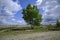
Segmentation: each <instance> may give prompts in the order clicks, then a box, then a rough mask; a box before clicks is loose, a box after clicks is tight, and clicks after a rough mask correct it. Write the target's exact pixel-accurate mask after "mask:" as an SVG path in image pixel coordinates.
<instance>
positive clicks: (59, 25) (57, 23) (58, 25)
mask: <svg viewBox="0 0 60 40" xmlns="http://www.w3.org/2000/svg"><path fill="white" fill-rule="evenodd" d="M56 28H60V22H59V20H57V21H56Z"/></svg>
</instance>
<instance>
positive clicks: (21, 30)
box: [0, 27, 49, 36]
mask: <svg viewBox="0 0 60 40" xmlns="http://www.w3.org/2000/svg"><path fill="white" fill-rule="evenodd" d="M28 28H29V29H28ZM5 29H6V28H5ZM8 29H9V30H6V31H3V32H0V36H1V35H18V34H27V33H34V32H47V31H49V30H48V29H47V28H42V27H34V29H31V27H20V28H16V29H14V28H13V27H11V29H10V28H8Z"/></svg>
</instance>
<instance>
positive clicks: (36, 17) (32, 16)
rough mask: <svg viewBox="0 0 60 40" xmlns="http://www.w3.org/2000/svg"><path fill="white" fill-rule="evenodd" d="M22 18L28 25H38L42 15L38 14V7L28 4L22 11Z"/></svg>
mask: <svg viewBox="0 0 60 40" xmlns="http://www.w3.org/2000/svg"><path fill="white" fill-rule="evenodd" d="M22 14H23V19H24V20H25V21H26V22H27V23H28V24H30V25H33V26H38V25H40V22H41V21H42V15H41V14H39V9H38V8H37V6H35V5H31V4H28V6H27V7H26V9H23V11H22Z"/></svg>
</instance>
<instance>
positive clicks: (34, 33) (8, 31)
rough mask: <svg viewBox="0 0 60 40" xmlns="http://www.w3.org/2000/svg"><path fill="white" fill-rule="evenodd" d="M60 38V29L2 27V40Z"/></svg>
mask: <svg viewBox="0 0 60 40" xmlns="http://www.w3.org/2000/svg"><path fill="white" fill-rule="evenodd" d="M40 39H41V40H60V31H52V30H48V28H43V27H38V26H37V27H34V29H31V27H6V26H4V27H0V40H40Z"/></svg>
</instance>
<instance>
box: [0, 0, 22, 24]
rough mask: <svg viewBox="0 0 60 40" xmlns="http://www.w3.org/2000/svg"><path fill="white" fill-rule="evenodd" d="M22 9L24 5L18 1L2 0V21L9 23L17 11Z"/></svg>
mask: <svg viewBox="0 0 60 40" xmlns="http://www.w3.org/2000/svg"><path fill="white" fill-rule="evenodd" d="M21 9H22V7H21V5H20V4H18V2H13V1H12V0H0V21H1V22H3V23H7V22H8V21H7V20H8V19H10V18H12V17H14V15H15V14H16V12H18V11H19V10H21ZM12 20H15V19H12Z"/></svg>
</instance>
